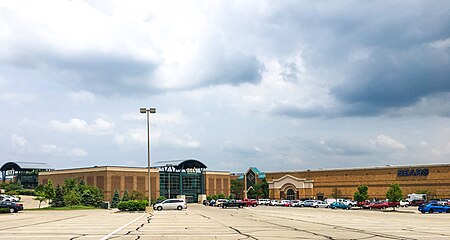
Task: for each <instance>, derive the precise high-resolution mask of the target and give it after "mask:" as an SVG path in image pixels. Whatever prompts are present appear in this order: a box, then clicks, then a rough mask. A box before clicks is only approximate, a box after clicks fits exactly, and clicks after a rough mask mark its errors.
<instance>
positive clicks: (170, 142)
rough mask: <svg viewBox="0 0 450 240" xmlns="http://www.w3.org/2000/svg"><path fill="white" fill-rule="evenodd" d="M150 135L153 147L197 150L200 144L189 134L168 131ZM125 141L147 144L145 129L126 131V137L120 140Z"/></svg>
mask: <svg viewBox="0 0 450 240" xmlns="http://www.w3.org/2000/svg"><path fill="white" fill-rule="evenodd" d="M150 134H151V136H150V137H151V144H152V145H153V146H164V147H171V148H172V147H175V148H199V147H201V143H200V141H198V140H195V139H193V138H192V136H190V135H189V134H182V135H180V134H174V133H171V132H169V131H165V132H164V133H162V132H160V131H153V132H151V133H150ZM123 138H125V139H126V140H128V141H130V142H135V143H139V144H146V143H147V130H146V129H131V130H129V131H128V133H127V136H125V137H124V136H121V137H120V140H121V141H122V143H123V141H124V139H123Z"/></svg>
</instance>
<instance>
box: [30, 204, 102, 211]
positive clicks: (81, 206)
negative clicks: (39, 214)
mask: <svg viewBox="0 0 450 240" xmlns="http://www.w3.org/2000/svg"><path fill="white" fill-rule="evenodd" d="M92 209H101V208H98V207H94V206H84V205H74V206H64V207H43V208H30V209H26V210H25V211H53V210H56V211H58V210H92Z"/></svg>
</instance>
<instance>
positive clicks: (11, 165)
mask: <svg viewBox="0 0 450 240" xmlns="http://www.w3.org/2000/svg"><path fill="white" fill-rule="evenodd" d="M11 169H14V170H18V171H22V170H34V169H39V170H50V169H53V168H52V167H50V165H48V164H47V163H38V162H7V163H5V164H3V166H2V167H1V169H0V170H1V171H6V170H11Z"/></svg>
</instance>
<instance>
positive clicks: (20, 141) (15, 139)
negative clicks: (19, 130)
mask: <svg viewBox="0 0 450 240" xmlns="http://www.w3.org/2000/svg"><path fill="white" fill-rule="evenodd" d="M26 144H27V140H26V139H25V138H24V137H21V136H19V135H17V134H13V135H12V136H11V145H12V146H13V147H19V148H21V147H24V146H25V145H26Z"/></svg>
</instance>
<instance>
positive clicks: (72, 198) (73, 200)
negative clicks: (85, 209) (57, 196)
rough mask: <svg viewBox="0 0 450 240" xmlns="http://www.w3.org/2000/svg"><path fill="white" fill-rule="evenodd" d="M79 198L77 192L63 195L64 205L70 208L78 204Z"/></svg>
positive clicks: (72, 191)
mask: <svg viewBox="0 0 450 240" xmlns="http://www.w3.org/2000/svg"><path fill="white" fill-rule="evenodd" d="M80 201H81V198H80V195H79V193H78V192H76V191H74V190H71V191H69V192H68V193H67V194H65V195H64V203H65V204H66V205H68V206H70V207H72V206H73V205H78V204H80Z"/></svg>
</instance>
